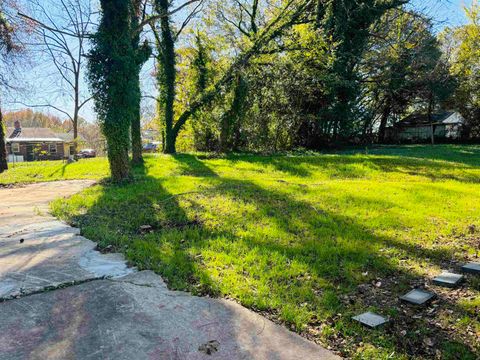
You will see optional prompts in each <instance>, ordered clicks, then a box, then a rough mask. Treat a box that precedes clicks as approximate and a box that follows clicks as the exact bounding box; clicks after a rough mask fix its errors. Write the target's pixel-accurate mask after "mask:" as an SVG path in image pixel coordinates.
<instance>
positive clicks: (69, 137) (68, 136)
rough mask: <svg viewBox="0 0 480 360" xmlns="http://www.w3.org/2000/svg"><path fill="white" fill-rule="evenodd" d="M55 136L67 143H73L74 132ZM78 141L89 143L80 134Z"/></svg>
mask: <svg viewBox="0 0 480 360" xmlns="http://www.w3.org/2000/svg"><path fill="white" fill-rule="evenodd" d="M55 136H56V137H58V138H60V139H62V140H63V141H64V142H66V143H69V142H73V131H69V132H67V133H56V134H55ZM77 141H80V142H87V141H86V140H85V138H84V137H83V136H82V135H81V134H78V137H77Z"/></svg>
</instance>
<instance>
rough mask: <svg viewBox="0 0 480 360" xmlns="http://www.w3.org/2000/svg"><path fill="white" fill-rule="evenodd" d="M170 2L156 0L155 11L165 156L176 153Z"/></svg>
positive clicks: (173, 54)
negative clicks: (158, 28)
mask: <svg viewBox="0 0 480 360" xmlns="http://www.w3.org/2000/svg"><path fill="white" fill-rule="evenodd" d="M169 7H170V2H169V1H168V0H156V1H155V10H156V12H157V13H158V15H160V16H161V17H160V38H159V39H157V42H158V44H157V45H158V48H159V52H158V58H157V62H158V69H159V70H158V73H157V81H158V85H159V90H160V95H159V97H160V98H159V103H160V106H161V107H162V115H163V121H164V125H165V147H164V152H165V153H166V154H174V153H175V152H176V146H175V143H176V140H177V135H178V134H177V133H176V131H175V129H174V126H173V121H174V116H175V112H174V102H175V81H176V75H177V74H176V70H175V63H176V58H175V40H174V38H173V32H172V27H171V23H170V16H169V14H168V13H169Z"/></svg>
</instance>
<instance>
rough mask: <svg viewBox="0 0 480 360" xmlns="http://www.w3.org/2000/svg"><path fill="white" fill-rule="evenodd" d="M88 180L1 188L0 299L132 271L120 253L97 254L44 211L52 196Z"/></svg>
mask: <svg viewBox="0 0 480 360" xmlns="http://www.w3.org/2000/svg"><path fill="white" fill-rule="evenodd" d="M92 184H93V182H92V181H73V182H70V181H68V182H55V183H45V184H34V185H29V186H26V187H20V188H13V189H1V190H0V204H2V207H1V210H0V299H10V298H15V297H18V296H24V295H28V294H31V293H35V292H38V291H41V290H42V289H45V288H55V287H59V286H63V285H66V284H69V283H77V282H83V281H86V280H89V279H96V278H101V277H116V276H124V275H127V274H129V273H131V272H132V271H133V269H130V268H128V267H127V265H126V263H125V260H124V259H123V257H122V256H121V255H119V254H100V253H99V252H98V251H95V250H94V249H95V248H96V244H95V243H94V242H92V241H90V240H88V239H86V238H84V237H82V236H80V235H79V234H80V231H79V230H78V229H75V228H72V227H70V226H68V225H67V224H64V223H62V222H60V221H58V220H56V219H54V218H53V217H51V216H50V215H48V204H49V202H50V201H52V200H53V199H54V198H55V197H58V196H69V195H72V194H74V193H75V192H78V191H80V190H81V189H84V188H86V187H88V186H90V185H92ZM5 214H8V216H6V217H5Z"/></svg>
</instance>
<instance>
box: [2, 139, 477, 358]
mask: <svg viewBox="0 0 480 360" xmlns="http://www.w3.org/2000/svg"><path fill="white" fill-rule="evenodd" d="M134 172H135V182H133V183H131V184H128V185H125V186H122V187H119V186H114V185H110V184H108V183H101V184H100V185H97V186H94V187H92V188H90V189H87V190H86V191H84V192H83V193H81V194H79V195H76V196H73V197H72V198H71V199H67V200H64V199H62V200H58V201H55V202H54V203H53V204H52V209H53V212H54V214H55V215H56V216H58V217H61V218H63V219H65V220H67V221H69V222H71V223H73V224H75V225H76V226H78V227H80V228H81V229H82V233H83V234H84V235H85V236H86V237H88V238H90V239H92V240H95V241H97V242H98V243H99V244H100V247H101V248H104V249H108V250H111V251H121V252H123V253H125V254H126V257H127V258H128V260H129V261H130V262H131V263H132V264H134V265H135V266H137V267H138V268H139V269H152V270H154V271H156V272H157V273H159V274H161V275H162V276H163V277H164V278H165V280H166V281H167V282H168V284H169V286H170V287H171V288H174V289H181V290H188V291H191V292H193V293H195V294H199V295H210V296H223V297H228V298H232V299H235V300H236V301H238V302H240V303H242V304H243V305H245V306H247V307H250V308H252V309H254V310H256V311H259V312H261V313H263V314H264V315H266V316H267V317H269V318H271V319H273V320H275V321H277V322H281V323H284V324H285V325H286V326H288V327H289V328H291V329H293V330H295V331H297V332H299V333H301V334H302V335H304V336H306V337H308V338H310V339H312V340H314V341H317V342H320V343H322V344H324V345H326V346H330V347H331V348H333V349H335V350H337V351H339V352H340V353H341V354H342V355H343V356H346V357H349V358H358V359H387V358H391V359H409V358H415V359H417V358H418V359H432V358H439V359H478V358H479V357H480V280H479V279H478V278H473V277H470V278H468V279H467V281H466V283H465V285H464V286H463V287H462V288H460V289H459V290H449V289H443V288H439V287H435V286H431V285H429V281H428V280H429V279H431V278H432V277H433V276H434V275H436V274H437V273H439V272H440V270H441V269H450V268H455V266H456V265H458V264H459V263H462V262H464V261H466V260H473V261H475V260H476V261H479V260H478V259H477V258H476V256H477V255H478V252H479V251H480V250H479V247H480V147H479V146H449V145H440V146H435V147H431V146H411V147H397V148H394V147H383V148H377V149H371V150H368V151H358V150H356V151H353V150H352V151H347V152H344V153H341V154H334V155H304V156H254V155H231V156H228V157H224V158H215V157H210V156H208V155H177V156H148V157H147V158H146V162H145V166H143V167H138V168H136V169H135V171H134ZM107 175H108V170H107V165H106V161H105V160H103V159H96V160H82V161H80V162H78V163H75V164H72V165H66V166H65V165H64V164H61V163H55V162H49V163H40V164H38V163H34V164H21V165H17V167H16V168H15V169H12V170H9V171H8V172H7V173H6V174H3V175H0V184H8V183H19V182H32V181H47V180H58V179H76V178H79V179H83V178H94V179H100V178H102V177H105V176H107ZM142 225H150V226H151V231H142V230H140V227H141V226H142ZM425 284H427V285H428V286H429V287H430V289H431V290H433V291H435V292H436V293H437V294H438V299H437V300H436V301H435V302H434V303H433V305H432V306H429V307H427V308H418V309H416V308H411V307H409V306H405V305H401V304H400V303H399V302H398V296H399V295H402V294H403V293H405V292H406V291H407V290H409V289H411V288H412V287H414V286H424V285H425ZM367 310H374V311H376V312H379V313H381V314H384V315H387V316H389V317H390V318H391V319H392V323H391V325H390V326H387V327H386V328H384V329H382V330H368V329H364V328H362V327H361V326H359V325H357V324H355V323H354V322H353V321H352V320H351V316H353V315H356V314H358V313H360V312H364V311H367Z"/></svg>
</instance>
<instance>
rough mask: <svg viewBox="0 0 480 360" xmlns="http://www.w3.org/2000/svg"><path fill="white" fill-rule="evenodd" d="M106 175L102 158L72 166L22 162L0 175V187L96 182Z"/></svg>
mask: <svg viewBox="0 0 480 360" xmlns="http://www.w3.org/2000/svg"><path fill="white" fill-rule="evenodd" d="M108 175H109V169H108V163H107V162H106V161H105V159H103V158H97V159H83V160H80V161H78V162H75V163H72V164H67V163H66V162H63V161H37V162H24V163H16V164H14V165H11V164H10V170H8V171H7V172H5V173H3V174H0V185H2V184H3V185H5V184H18V183H34V182H44V181H55V180H73V179H96V180H97V179H102V178H104V177H106V176H108Z"/></svg>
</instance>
